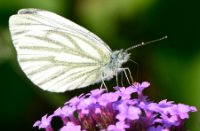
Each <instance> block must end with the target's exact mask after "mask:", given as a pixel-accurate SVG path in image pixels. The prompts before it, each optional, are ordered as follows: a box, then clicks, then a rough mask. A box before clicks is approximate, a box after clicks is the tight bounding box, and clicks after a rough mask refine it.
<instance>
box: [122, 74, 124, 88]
mask: <svg viewBox="0 0 200 131" xmlns="http://www.w3.org/2000/svg"><path fill="white" fill-rule="evenodd" d="M123 77H124V76H123V73H121V84H122V87H124V83H123V79H124V78H123Z"/></svg>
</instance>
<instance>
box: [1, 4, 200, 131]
mask: <svg viewBox="0 0 200 131" xmlns="http://www.w3.org/2000/svg"><path fill="white" fill-rule="evenodd" d="M199 5H200V2H199V3H198V2H197V1H195V0H191V1H181V0H176V1H173V0H162V1H160V0H109V1H108V0H101V1H100V0H96V1H92V0H73V1H66V0H16V1H11V0H10V1H9V0H0V89H1V91H0V113H1V114H0V116H1V118H0V123H1V126H0V130H36V128H32V125H33V123H34V122H35V121H36V120H38V119H40V118H41V117H42V116H43V115H45V114H46V113H48V114H51V113H53V111H54V110H55V109H56V108H57V107H58V106H62V105H63V103H64V102H65V101H67V100H68V99H70V98H72V97H73V96H75V95H79V94H81V93H82V92H84V93H87V92H88V91H89V90H90V89H94V88H98V87H99V86H100V84H97V85H93V86H91V87H88V88H86V89H79V90H75V91H71V92H66V93H61V94H57V93H49V92H45V91H42V90H41V89H39V88H38V87H37V86H35V85H33V84H32V83H31V81H29V80H28V79H27V78H26V76H25V75H24V73H23V72H22V71H21V70H20V68H19V65H18V63H17V60H16V52H15V50H14V47H13V45H12V42H11V37H10V33H9V30H8V20H9V17H10V16H11V15H13V14H16V13H17V11H18V10H19V9H21V8H30V7H31V8H40V9H45V10H49V11H52V12H55V13H57V14H59V15H61V16H64V17H66V18H68V19H70V20H72V21H74V22H76V23H77V24H79V25H82V26H83V27H85V28H87V29H89V30H90V31H92V32H94V33H95V34H97V35H98V36H99V37H100V38H102V39H103V40H104V41H105V42H106V43H108V45H109V46H110V47H111V49H113V50H116V49H121V48H124V49H126V48H128V47H130V46H132V45H134V44H136V43H140V42H143V41H150V40H153V39H157V38H159V37H162V36H165V35H167V36H168V39H167V40H163V41H160V42H157V43H154V44H151V45H147V46H143V47H140V48H137V49H134V50H132V56H131V59H133V60H134V61H136V62H137V63H138V65H139V68H137V66H136V65H135V64H133V63H131V62H129V63H128V64H126V65H127V66H129V67H130V68H131V71H132V74H133V76H134V78H135V79H136V80H138V81H140V82H141V81H149V82H150V83H151V87H150V88H148V89H147V91H145V94H146V95H148V96H149V98H150V99H151V100H154V101H160V100H162V99H168V100H171V101H175V102H176V103H185V104H189V105H194V106H196V107H197V108H199V107H200V45H199V44H200V37H199V36H200V14H199V12H200V8H199ZM136 70H139V73H138V75H137V73H136ZM107 84H108V85H107V86H108V87H110V88H111V87H112V86H114V85H115V80H112V81H111V82H107ZM186 125H187V127H188V129H191V130H192V131H199V130H200V115H199V112H196V113H192V114H191V115H190V119H189V120H188V121H187V123H186Z"/></svg>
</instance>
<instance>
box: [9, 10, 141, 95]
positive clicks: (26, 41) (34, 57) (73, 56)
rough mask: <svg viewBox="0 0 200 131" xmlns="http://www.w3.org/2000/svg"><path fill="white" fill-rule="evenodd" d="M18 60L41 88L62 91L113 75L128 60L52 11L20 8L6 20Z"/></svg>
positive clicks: (107, 78) (118, 51)
mask: <svg viewBox="0 0 200 131" xmlns="http://www.w3.org/2000/svg"><path fill="white" fill-rule="evenodd" d="M9 27H10V32H11V36H12V40H13V43H14V46H15V48H16V51H17V58H18V62H19V64H20V66H21V68H22V70H23V71H24V72H25V74H26V75H27V76H28V78H29V79H30V80H31V81H32V82H33V83H35V84H36V85H38V86H39V87H40V88H42V89H43V90H48V91H52V92H64V91H67V90H73V89H77V88H82V87H86V86H89V85H91V84H94V83H98V82H100V81H104V80H109V79H111V78H113V76H115V75H116V74H117V73H119V72H120V71H124V70H125V69H128V68H122V67H121V66H122V64H123V63H125V62H127V61H128V60H129V56H130V54H128V53H127V51H128V50H129V49H132V48H135V47H136V46H140V45H143V44H139V45H136V46H134V47H131V48H129V49H128V50H125V51H123V50H117V51H112V50H111V49H110V48H109V47H108V45H107V44H106V43H105V42H103V41H102V40H101V39H100V38H99V37H97V36H96V35H95V34H93V33H91V32H90V31H88V30H86V29H85V28H83V27H81V26H79V25H77V24H75V23H73V22H72V21H70V20H67V19H65V18H63V17H61V16H59V15H57V14H55V13H52V12H49V11H44V10H39V9H22V10H19V11H18V14H17V15H13V16H11V17H10V19H9Z"/></svg>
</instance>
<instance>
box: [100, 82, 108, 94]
mask: <svg viewBox="0 0 200 131" xmlns="http://www.w3.org/2000/svg"><path fill="white" fill-rule="evenodd" d="M103 86H104V87H105V89H106V91H107V92H108V88H107V86H106V84H105V82H104V80H103V79H101V86H100V89H103Z"/></svg>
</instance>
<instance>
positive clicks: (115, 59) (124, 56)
mask: <svg viewBox="0 0 200 131" xmlns="http://www.w3.org/2000/svg"><path fill="white" fill-rule="evenodd" d="M129 57H130V54H128V53H127V52H125V51H123V50H122V49H121V50H116V51H113V52H112V54H111V57H110V61H109V62H108V63H107V64H106V65H105V66H103V67H102V73H103V78H104V79H111V78H112V77H113V76H114V75H116V73H118V72H120V71H122V68H121V67H122V64H123V63H125V62H127V61H128V59H129Z"/></svg>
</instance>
